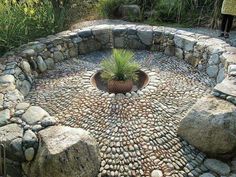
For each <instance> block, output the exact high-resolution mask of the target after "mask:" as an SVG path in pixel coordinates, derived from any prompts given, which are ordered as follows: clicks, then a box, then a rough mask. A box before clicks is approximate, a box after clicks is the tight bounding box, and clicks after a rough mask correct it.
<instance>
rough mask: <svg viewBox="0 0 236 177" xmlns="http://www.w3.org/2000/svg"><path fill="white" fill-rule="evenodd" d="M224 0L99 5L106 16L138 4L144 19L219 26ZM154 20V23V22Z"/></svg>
mask: <svg viewBox="0 0 236 177" xmlns="http://www.w3.org/2000/svg"><path fill="white" fill-rule="evenodd" d="M222 2H223V0H215V1H213V0H100V1H99V2H98V7H99V11H100V13H101V14H102V15H103V16H105V17H110V18H113V17H114V10H115V9H117V8H118V7H119V6H120V5H123V4H138V5H139V6H140V7H141V11H142V20H143V21H145V20H146V21H147V22H150V21H151V22H152V24H155V23H157V24H158V23H165V22H166V23H178V24H183V26H186V25H187V26H196V25H197V26H202V25H203V26H208V27H213V28H217V27H218V26H219V22H220V20H219V19H220V15H221V14H220V9H221V5H222ZM153 22H154V23H153Z"/></svg>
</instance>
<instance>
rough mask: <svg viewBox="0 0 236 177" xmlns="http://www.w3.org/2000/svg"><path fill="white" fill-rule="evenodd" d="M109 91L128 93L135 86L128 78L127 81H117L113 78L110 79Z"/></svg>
mask: <svg viewBox="0 0 236 177" xmlns="http://www.w3.org/2000/svg"><path fill="white" fill-rule="evenodd" d="M107 87H108V91H109V92H111V93H126V92H130V91H131V90H132V88H133V81H132V80H127V81H116V80H111V81H108V86H107Z"/></svg>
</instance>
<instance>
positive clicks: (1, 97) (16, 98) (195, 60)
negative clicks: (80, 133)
mask: <svg viewBox="0 0 236 177" xmlns="http://www.w3.org/2000/svg"><path fill="white" fill-rule="evenodd" d="M110 48H125V49H139V50H140V49H147V50H152V51H160V52H164V53H165V54H167V55H172V56H176V57H178V58H180V59H184V60H186V61H187V62H188V63H190V64H191V65H192V66H193V67H195V68H197V69H198V70H201V71H205V72H206V73H207V74H208V76H209V77H211V78H212V79H213V80H215V82H216V83H219V84H217V85H216V87H215V89H214V92H213V94H214V95H215V96H219V97H221V98H224V99H227V100H228V101H230V102H232V103H234V104H236V88H235V87H236V84H235V82H236V78H235V76H236V48H234V47H230V45H229V44H227V43H226V42H224V41H222V40H220V39H216V38H210V37H209V36H205V35H201V34H196V33H190V32H186V31H183V30H177V29H174V28H165V27H155V26H154V27H152V26H146V25H130V24H129V25H98V26H91V27H88V28H83V29H75V30H73V31H64V32H61V33H58V34H56V35H50V36H47V37H46V38H40V39H38V40H37V41H35V42H30V43H28V44H25V45H23V46H21V47H19V48H18V49H15V50H14V51H11V52H9V53H8V54H6V55H5V56H4V57H2V58H1V61H2V63H1V64H0V74H1V75H0V117H1V120H0V135H4V132H5V131H6V129H7V130H9V129H11V130H12V132H11V136H9V137H8V136H6V137H5V139H3V140H1V141H0V142H1V143H4V144H6V146H7V148H8V149H10V151H11V152H15V153H16V154H15V155H14V154H13V157H12V159H13V160H15V159H20V162H22V161H25V160H28V161H30V160H32V159H33V158H34V156H35V152H34V151H36V150H37V148H38V139H37V132H38V131H39V130H42V129H44V128H45V127H48V126H52V125H56V124H57V120H56V118H53V117H51V116H50V115H49V114H48V113H47V112H46V111H44V110H43V109H42V108H40V107H37V106H30V105H29V104H27V103H23V101H24V97H25V96H26V95H27V94H28V93H29V91H30V89H31V85H32V84H33V82H34V79H35V78H36V77H37V76H38V75H39V74H40V73H43V72H45V71H46V70H48V69H52V68H53V67H54V63H56V62H61V61H63V60H66V59H70V58H74V57H77V56H78V55H79V54H86V53H89V52H92V51H96V50H102V49H110ZM222 81H223V82H222ZM35 114H36V115H37V117H34V116H32V115H35ZM19 117H21V118H19ZM19 124H20V125H22V127H23V128H21V127H20V126H19ZM27 137H28V138H29V137H30V140H27ZM32 139H33V140H34V141H33V143H32V142H31V140H32ZM16 140H17V141H16ZM25 141H26V142H25ZM27 141H30V142H31V143H27ZM14 143H15V144H14ZM12 144H13V145H12ZM21 145H22V146H21ZM12 147H13V150H12ZM17 147H22V148H21V149H22V150H21V149H17ZM32 148H33V149H32ZM23 151H24V152H23ZM19 152H20V153H19ZM26 152H29V153H30V154H31V155H29V153H26Z"/></svg>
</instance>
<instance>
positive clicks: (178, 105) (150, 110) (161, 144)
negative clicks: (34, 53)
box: [26, 51, 213, 177]
mask: <svg viewBox="0 0 236 177" xmlns="http://www.w3.org/2000/svg"><path fill="white" fill-rule="evenodd" d="M110 54H111V52H110V51H101V52H94V53H91V54H87V55H81V56H79V59H73V60H68V61H64V62H62V63H57V64H56V67H55V69H54V70H51V71H48V72H47V73H45V74H43V75H41V76H40V78H38V79H37V80H36V83H35V85H34V87H33V88H32V90H31V92H30V93H29V95H28V96H27V98H26V100H27V101H28V102H31V103H32V104H35V105H39V106H41V107H42V108H44V109H45V110H47V111H48V112H49V113H50V114H51V115H53V116H56V117H58V118H59V120H60V122H61V124H63V125H67V126H71V127H81V128H83V129H85V130H88V131H89V132H91V133H92V135H93V136H94V137H95V138H96V140H97V141H98V143H99V148H100V153H101V157H102V162H101V168H100V175H101V176H104V177H105V176H119V177H121V176H133V177H136V176H147V177H148V176H151V174H152V173H154V172H156V173H162V174H163V175H164V176H171V177H173V176H176V177H177V176H178V177H183V176H199V175H200V174H202V173H203V172H205V171H207V169H206V167H205V166H204V165H203V161H204V159H205V155H204V154H203V153H201V152H199V151H198V150H197V149H195V148H194V147H193V146H191V145H189V144H188V143H187V142H185V141H184V140H182V139H181V138H179V137H178V136H177V133H176V131H177V127H178V123H179V121H180V120H181V119H182V118H183V116H184V115H185V114H186V112H187V111H188V110H189V108H190V107H191V106H192V105H193V104H194V103H195V102H196V100H197V99H198V98H201V97H202V96H204V95H206V94H207V93H209V92H210V91H211V89H212V85H213V83H212V82H211V80H210V79H209V78H208V77H207V76H206V75H205V74H204V73H201V72H198V71H195V70H194V69H193V68H192V67H191V66H190V65H188V64H187V63H186V62H184V61H182V60H179V59H177V58H176V57H169V56H166V55H164V54H162V53H158V52H148V51H135V57H136V59H137V61H139V62H140V63H141V64H142V66H143V67H144V68H146V71H147V73H148V74H149V76H150V78H151V81H150V83H149V85H148V88H149V89H146V90H145V89H143V90H141V91H139V92H138V93H131V94H127V95H126V96H124V95H122V94H118V95H116V96H115V95H114V94H110V95H109V94H108V93H102V92H100V91H94V92H90V91H89V89H88V88H89V87H91V84H90V82H89V81H90V75H91V73H94V72H95V68H97V67H98V63H99V62H100V61H101V59H102V58H104V57H106V56H109V55H110ZM153 170H160V171H153Z"/></svg>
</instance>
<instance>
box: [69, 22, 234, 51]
mask: <svg viewBox="0 0 236 177" xmlns="http://www.w3.org/2000/svg"><path fill="white" fill-rule="evenodd" d="M101 24H113V25H118V24H130V22H127V21H123V20H110V19H104V20H93V21H84V22H81V23H78V24H75V25H73V26H72V27H71V29H75V28H82V27H87V26H91V25H101ZM177 29H181V30H186V31H190V32H194V33H199V34H204V35H207V36H211V37H215V38H218V35H219V30H214V29H209V28H198V27H196V28H177ZM221 39H222V40H225V39H224V38H221ZM225 41H226V42H227V43H229V44H230V45H232V46H235V47H236V31H232V32H231V35H230V38H229V39H227V40H225Z"/></svg>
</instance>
